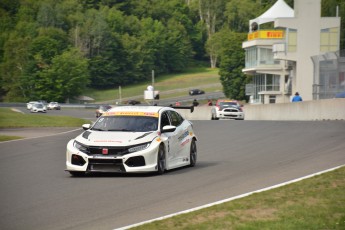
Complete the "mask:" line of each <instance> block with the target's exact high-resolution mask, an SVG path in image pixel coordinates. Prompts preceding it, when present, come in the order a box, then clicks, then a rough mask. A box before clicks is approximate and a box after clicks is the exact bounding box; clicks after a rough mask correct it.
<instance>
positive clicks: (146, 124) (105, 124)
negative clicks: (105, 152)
mask: <svg viewBox="0 0 345 230" xmlns="http://www.w3.org/2000/svg"><path fill="white" fill-rule="evenodd" d="M157 127H158V118H156V117H148V116H105V117H101V118H99V119H98V120H97V121H96V123H95V124H94V126H93V127H92V128H91V130H97V131H124V132H149V131H155V130H157Z"/></svg>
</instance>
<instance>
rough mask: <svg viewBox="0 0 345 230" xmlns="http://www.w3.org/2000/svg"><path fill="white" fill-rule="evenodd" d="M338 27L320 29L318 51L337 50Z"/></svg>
mask: <svg viewBox="0 0 345 230" xmlns="http://www.w3.org/2000/svg"><path fill="white" fill-rule="evenodd" d="M338 39H339V28H329V29H322V30H321V33H320V51H321V52H332V51H337V50H338V44H339V43H338Z"/></svg>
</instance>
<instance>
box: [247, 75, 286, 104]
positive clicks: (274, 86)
mask: <svg viewBox="0 0 345 230" xmlns="http://www.w3.org/2000/svg"><path fill="white" fill-rule="evenodd" d="M264 91H280V76H279V75H273V74H256V75H254V77H253V102H254V103H258V102H261V100H262V99H263V98H261V100H260V95H259V93H260V92H264ZM262 97H263V95H262Z"/></svg>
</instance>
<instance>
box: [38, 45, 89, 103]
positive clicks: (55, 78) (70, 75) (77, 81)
mask: <svg viewBox="0 0 345 230" xmlns="http://www.w3.org/2000/svg"><path fill="white" fill-rule="evenodd" d="M39 75H40V76H39V77H40V80H39V81H37V82H36V83H37V84H36V87H35V90H37V95H39V96H40V98H44V99H46V100H50V101H58V102H68V101H69V99H73V98H75V97H77V96H79V95H80V94H81V93H82V92H83V91H84V90H85V88H86V86H87V84H88V83H89V72H88V60H87V59H86V58H84V57H83V55H82V53H81V52H80V51H79V50H78V49H75V48H72V49H69V50H66V51H65V52H63V53H62V54H61V55H57V56H55V57H54V58H53V60H52V65H51V66H50V67H49V68H47V69H45V70H44V71H42V72H41V73H39Z"/></svg>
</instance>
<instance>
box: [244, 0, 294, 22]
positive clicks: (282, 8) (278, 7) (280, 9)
mask: <svg viewBox="0 0 345 230" xmlns="http://www.w3.org/2000/svg"><path fill="white" fill-rule="evenodd" d="M294 15H295V13H294V10H293V9H292V8H291V7H290V6H289V5H288V4H286V2H285V1H284V0H278V1H277V2H276V3H275V4H274V5H273V6H272V7H271V8H269V9H268V10H267V11H266V12H265V13H263V14H261V15H260V16H259V17H257V18H255V19H253V20H250V21H249V28H251V25H252V23H254V22H256V23H257V24H258V25H261V24H264V23H267V22H273V21H274V19H276V18H293V17H294Z"/></svg>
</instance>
